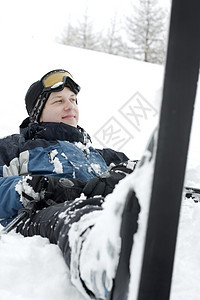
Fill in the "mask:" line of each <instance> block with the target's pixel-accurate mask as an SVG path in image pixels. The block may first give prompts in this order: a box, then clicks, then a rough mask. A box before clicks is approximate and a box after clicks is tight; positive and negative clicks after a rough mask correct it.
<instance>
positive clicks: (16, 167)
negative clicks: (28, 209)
mask: <svg viewBox="0 0 200 300" xmlns="http://www.w3.org/2000/svg"><path fill="white" fill-rule="evenodd" d="M127 160H128V158H127V156H126V155H125V154H123V153H122V152H117V151H114V150H112V149H109V148H107V149H103V150H98V149H95V148H93V147H92V146H91V141H90V137H89V135H88V134H87V133H86V132H85V131H84V130H83V129H82V128H81V127H77V128H75V127H72V126H69V125H66V124H64V123H50V122H49V123H40V124H38V123H29V119H28V118H27V119H25V120H24V121H23V122H22V124H21V126H20V134H14V135H11V136H7V137H5V138H3V139H1V140H0V223H1V225H3V226H6V225H7V224H8V223H9V222H10V221H11V220H12V219H13V218H14V217H15V216H16V215H17V213H18V211H19V210H20V209H21V208H23V205H22V203H21V202H20V195H19V193H18V192H17V191H16V190H15V187H16V185H17V183H18V182H19V180H21V179H22V176H26V175H28V174H32V175H34V174H35V175H44V176H56V177H65V178H77V179H80V180H84V181H89V180H90V179H91V178H92V177H95V176H99V175H100V174H102V173H104V172H105V171H107V170H108V166H109V165H110V164H111V163H114V164H119V163H121V162H125V161H127Z"/></svg>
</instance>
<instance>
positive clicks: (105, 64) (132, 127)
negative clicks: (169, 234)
mask: <svg viewBox="0 0 200 300" xmlns="http://www.w3.org/2000/svg"><path fill="white" fill-rule="evenodd" d="M40 49H41V41H40V42H39V43H38V42H36V41H34V40H31V41H29V42H28V43H27V41H26V43H24V44H23V47H22V45H21V44H20V46H18V44H16V47H15V55H14V56H10V59H9V64H10V70H11V69H12V68H13V69H15V70H17V71H18V75H17V76H16V78H15V80H14V81H13V82H12V88H13V91H14V92H15V97H11V98H9V101H7V100H6V101H4V102H3V104H2V110H1V118H0V135H1V136H4V135H6V134H11V133H14V132H17V131H18V129H17V128H18V125H19V124H20V122H21V121H22V119H23V118H25V117H26V112H25V109H24V102H23V98H24V94H25V92H26V90H27V88H28V86H29V85H30V84H31V83H32V82H33V81H35V80H37V79H38V78H39V77H40V76H41V75H43V73H45V72H47V71H49V70H51V69H53V68H59V67H63V68H66V69H67V70H69V71H70V72H72V74H73V75H74V77H76V79H77V82H78V83H80V85H81V86H82V91H81V93H80V96H79V107H80V115H81V116H80V122H79V124H80V125H81V126H83V127H84V128H85V129H86V130H87V131H88V132H89V133H90V134H91V136H92V139H93V142H94V146H96V145H97V146H99V147H101V148H102V147H103V144H104V143H107V144H108V146H112V147H115V148H116V149H118V148H119V145H120V149H119V150H121V151H123V152H125V153H126V154H127V155H128V156H129V157H130V158H131V159H136V158H140V157H141V155H142V153H143V150H144V148H145V145H146V143H147V140H148V138H149V136H150V134H151V131H152V130H153V128H154V127H155V125H156V123H157V121H158V115H159V114H158V112H159V107H160V99H161V92H162V82H163V68H162V67H161V66H156V65H152V64H147V63H142V62H139V61H134V60H129V59H125V58H120V57H115V56H111V55H106V54H102V53H95V52H92V51H86V50H81V49H75V48H72V47H67V46H61V45H56V44H46V45H44V46H43V48H42V49H43V54H44V55H41V51H39V50H40ZM3 51H5V52H3V54H2V57H3V56H4V54H5V55H6V54H8V53H7V52H6V48H5V49H3ZM29 53H34V57H31V59H30V56H29ZM22 61H23V62H24V63H23V64H22ZM3 72H4V75H5V77H4V78H5V80H4V89H3V91H2V94H3V95H2V99H7V98H8V97H7V94H6V93H7V91H8V90H9V88H10V81H8V80H7V79H6V78H9V68H8V62H6V63H5V64H3ZM135 95H136V96H135ZM197 98H198V101H197V104H196V107H195V117H194V124H193V131H192V138H191V145H190V152H189V160H188V169H187V174H186V183H187V184H190V185H194V186H196V187H199V186H200V185H199V182H200V181H199V177H200V162H199V159H198V156H199V147H200V146H199V143H198V138H197V137H198V128H199V126H198V125H199V119H198V115H199V102H200V101H199V96H198V97H197ZM132 101H135V102H132ZM141 103H143V107H144V106H145V107H146V108H148V111H149V112H150V114H147V115H145V114H144V112H143V114H142V110H141V109H140V111H137V110H136V106H139V104H141ZM146 105H147V106H146ZM11 106H12V110H11V109H10V107H11ZM131 107H132V109H133V108H134V109H135V111H134V112H137V116H138V119H137V118H135V119H134V122H133V119H130V118H129V116H130V108H131ZM140 108H141V106H140ZM8 110H9V120H12V122H7V121H8V120H7V118H8V115H7V114H6V112H7V111H8ZM127 110H128V111H127ZM16 112H17V113H16ZM131 112H133V111H132V110H131ZM139 115H140V116H139ZM137 121H138V123H137ZM109 122H110V123H109ZM106 124H107V125H108V124H110V128H112V129H114V130H116V131H117V130H119V129H124V128H125V129H126V130H127V132H126V131H125V134H127V141H126V143H121V142H120V141H121V140H119V142H118V144H115V145H114V144H113V141H112V138H111V136H109V137H110V139H108V138H106V139H104V138H105V136H104V135H103V134H102V132H104V134H105V133H106V130H107V127H106ZM117 126H119V127H117ZM101 139H102V141H103V142H102V143H101V141H100V142H99V140H101ZM120 143H121V144H120ZM151 172H152V166H151V165H149V169H148V171H147V172H145V174H144V175H142V176H143V177H142V178H143V183H145V182H146V188H147V189H150V184H151V181H150V180H149V178H150V177H151V176H150V175H151ZM130 178H131V179H129V181H130V182H129V183H127V186H128V185H129V184H130V185H132V184H133V182H132V181H134V182H135V183H134V186H137V187H139V184H140V181H137V180H136V179H135V178H132V177H130ZM132 179H134V180H132ZM137 187H136V189H137ZM125 189H126V188H125V183H124V182H122V183H121V185H119V186H118V187H117V191H116V192H115V193H113V195H112V196H111V197H114V198H117V199H118V197H119V200H120V199H121V200H120V201H122V200H123V197H124V194H123V192H124V190H125ZM120 195H121V196H120ZM146 195H147V193H144V194H143V195H141V196H140V198H141V202H142V205H143V209H142V213H141V216H140V227H139V231H138V233H137V235H136V237H135V246H134V251H133V255H132V260H131V268H132V279H131V294H130V297H129V299H131V300H132V299H135V295H136V291H137V288H136V286H137V281H138V278H139V270H140V259H141V253H142V251H141V250H142V244H143V236H144V230H145V222H146V219H147V210H148V203H147V201H145V197H146ZM120 197H121V198H120ZM110 199H111V198H110ZM199 226H200V206H199V203H194V202H193V201H192V200H190V199H189V200H183V203H182V210H181V218H180V227H179V235H178V243H177V252H176V258H175V267H174V276H173V284H172V293H171V298H170V299H171V300H185V299H187V298H188V299H190V300H197V299H199V294H200V286H199V280H200V236H199V235H200V234H199ZM0 266H1V267H0V299H2V300H7V299H13V300H36V299H37V300H38V299H39V300H46V299H48V300H51V299H52V300H54V299H57V300H66V299H72V300H76V299H77V300H78V299H83V297H82V296H81V295H80V294H79V292H78V291H77V290H76V289H75V288H74V287H73V286H72V285H71V284H70V280H69V273H68V269H67V267H66V266H65V263H64V261H63V258H62V254H61V252H60V250H59V249H58V247H57V246H56V245H51V244H49V242H48V240H47V239H43V238H41V237H32V238H23V237H22V236H21V235H18V234H15V233H14V232H12V233H10V234H8V235H5V236H3V237H2V239H1V241H0Z"/></svg>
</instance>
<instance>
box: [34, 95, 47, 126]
mask: <svg viewBox="0 0 200 300" xmlns="http://www.w3.org/2000/svg"><path fill="white" fill-rule="evenodd" d="M46 101H47V94H43V95H40V96H39V97H38V100H37V102H36V104H35V106H34V108H33V110H32V112H31V114H30V122H32V123H33V122H37V121H38V118H39V116H40V113H41V111H42V109H43V107H44V104H45V103H46Z"/></svg>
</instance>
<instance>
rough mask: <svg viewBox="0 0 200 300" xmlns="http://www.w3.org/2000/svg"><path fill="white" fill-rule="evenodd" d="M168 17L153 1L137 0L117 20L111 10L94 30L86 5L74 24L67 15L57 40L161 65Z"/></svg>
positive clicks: (69, 44) (156, 2)
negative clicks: (107, 19) (105, 21)
mask: <svg viewBox="0 0 200 300" xmlns="http://www.w3.org/2000/svg"><path fill="white" fill-rule="evenodd" d="M132 2H133V0H132ZM134 3H135V1H134ZM102 19H103V16H102ZM168 19H169V12H168V10H167V9H166V8H163V7H161V6H160V5H159V4H158V1H157V0H138V2H137V4H132V8H131V10H130V12H129V15H128V16H124V17H123V19H119V18H118V16H117V14H116V13H115V14H114V15H113V17H112V18H111V20H110V23H109V24H106V25H105V28H104V30H102V31H98V30H96V28H95V20H92V18H91V17H90V16H89V13H88V5H86V7H85V11H84V12H83V14H82V16H81V18H80V19H79V20H76V22H75V23H72V22H71V19H70V17H69V18H68V20H67V24H66V27H65V29H64V31H63V33H62V36H61V37H60V38H59V42H60V43H62V44H65V45H68V46H74V47H80V48H85V49H90V50H95V51H100V52H105V53H109V54H114V55H120V56H124V57H128V58H133V59H138V60H142V61H145V62H151V63H156V64H163V63H164V61H165V56H166V45H167V34H168Z"/></svg>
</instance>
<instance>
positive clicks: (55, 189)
mask: <svg viewBox="0 0 200 300" xmlns="http://www.w3.org/2000/svg"><path fill="white" fill-rule="evenodd" d="M85 184H86V183H85V182H84V181H82V180H78V179H68V178H55V177H51V176H50V177H45V176H40V175H27V176H24V177H23V178H22V180H21V181H20V182H19V183H18V184H17V186H18V187H16V190H17V191H18V192H19V193H20V195H21V201H22V203H23V205H24V207H25V208H32V207H31V206H33V205H34V209H41V208H43V207H47V206H49V205H52V204H55V203H62V202H65V201H67V200H74V199H75V198H77V197H80V195H81V193H82V190H83V187H84V186H85Z"/></svg>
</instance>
